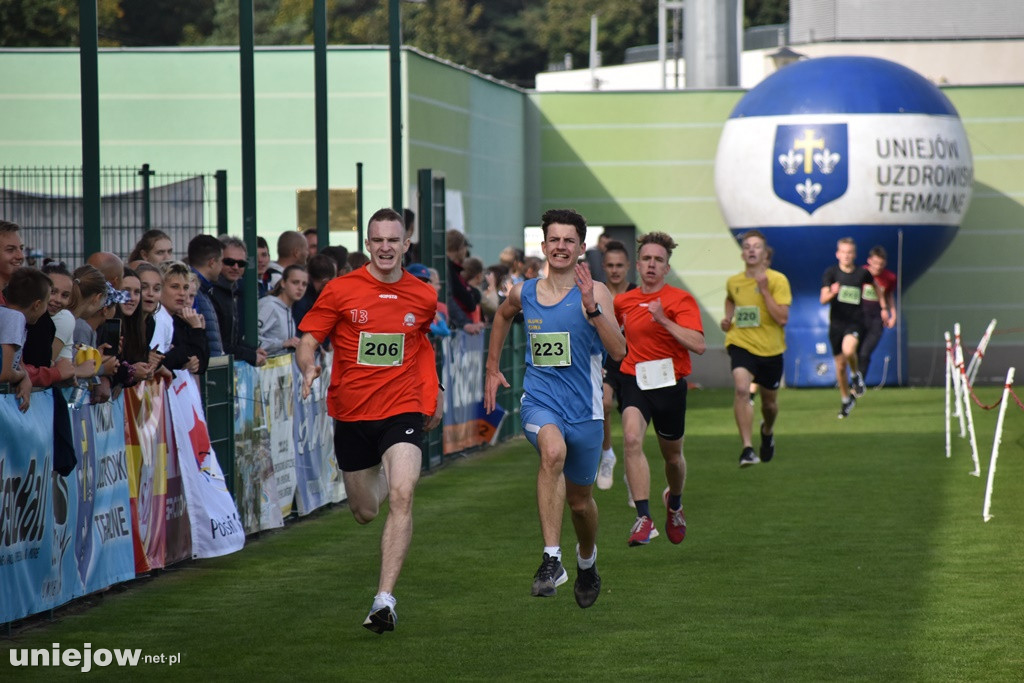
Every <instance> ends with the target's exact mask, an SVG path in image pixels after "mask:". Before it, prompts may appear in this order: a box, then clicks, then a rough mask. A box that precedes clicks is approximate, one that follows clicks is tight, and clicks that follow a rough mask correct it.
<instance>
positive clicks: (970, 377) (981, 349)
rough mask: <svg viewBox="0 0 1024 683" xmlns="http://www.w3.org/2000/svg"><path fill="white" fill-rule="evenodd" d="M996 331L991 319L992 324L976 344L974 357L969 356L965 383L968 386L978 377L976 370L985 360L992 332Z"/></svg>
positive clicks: (994, 321) (993, 321) (972, 384)
mask: <svg viewBox="0 0 1024 683" xmlns="http://www.w3.org/2000/svg"><path fill="white" fill-rule="evenodd" d="M995 329H996V319H995V318H992V322H990V323H989V324H988V327H987V328H985V334H984V335H982V337H981V341H980V342H978V348H977V349H975V350H974V355H973V356H971V362H970V363H968V364H967V381H968V382H969V383H970V385H971V386H972V387H973V386H974V379H975V378H976V377H977V376H978V370H980V369H981V361H983V360H984V359H985V351H986V349H988V342H989V340H990V339H992V332H993V331H994V330H995Z"/></svg>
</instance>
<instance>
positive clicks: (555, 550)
mask: <svg viewBox="0 0 1024 683" xmlns="http://www.w3.org/2000/svg"><path fill="white" fill-rule="evenodd" d="M544 552H545V553H547V554H548V555H550V556H551V557H554V558H557V559H558V561H559V562H561V561H562V547H561V546H557V545H546V546H544Z"/></svg>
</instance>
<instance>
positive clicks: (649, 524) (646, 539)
mask: <svg viewBox="0 0 1024 683" xmlns="http://www.w3.org/2000/svg"><path fill="white" fill-rule="evenodd" d="M657 537H658V530H657V529H655V528H654V520H652V519H651V518H650V517H647V516H646V515H645V516H643V517H637V518H636V522H634V523H633V528H632V530H631V531H630V532H629V545H631V546H637V545H647V544H648V543H650V542H651V539H652V538H657Z"/></svg>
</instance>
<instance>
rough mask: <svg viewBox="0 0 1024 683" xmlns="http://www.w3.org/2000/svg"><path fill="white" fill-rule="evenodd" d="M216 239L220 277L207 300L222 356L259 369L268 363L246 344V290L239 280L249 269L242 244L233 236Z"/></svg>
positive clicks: (262, 351)
mask: <svg viewBox="0 0 1024 683" xmlns="http://www.w3.org/2000/svg"><path fill="white" fill-rule="evenodd" d="M217 239H219V240H220V243H221V245H223V247H224V251H223V253H222V254H221V259H220V262H221V264H222V268H221V271H220V277H218V278H217V281H216V282H214V283H213V289H212V290H211V292H210V299H211V300H212V301H213V308H214V309H215V310H216V311H217V324H218V325H220V337H221V342H222V343H223V344H224V353H230V354H231V355H233V356H234V357H235V359H236V360H244V361H245V362H246V363H248V364H249V365H255V366H257V367H259V366H260V365H263V364H264V363H265V362H266V361H267V351H266V349H261V348H258V347H256V346H254V345H253V344H250V343H248V342H247V341H246V340H245V288H244V287H243V286H242V276H244V275H245V269H246V268H247V267H248V265H249V259H248V256H247V252H246V248H245V242H243V241H242V240H240V239H239V238H237V237H234V236H232V235H221V236H220V237H218V238H217Z"/></svg>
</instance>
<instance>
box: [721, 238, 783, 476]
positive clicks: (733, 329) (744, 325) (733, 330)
mask: <svg viewBox="0 0 1024 683" xmlns="http://www.w3.org/2000/svg"><path fill="white" fill-rule="evenodd" d="M740 246H741V248H742V256H743V263H744V264H745V265H746V268H745V269H744V270H743V272H742V273H737V274H736V275H733V276H732V277H730V278H729V280H728V281H727V282H726V285H725V287H726V295H725V317H724V318H722V331H724V332H725V348H726V351H728V352H729V359H730V362H731V366H732V380H733V385H734V388H735V393H734V395H733V402H732V403H733V412H734V413H735V415H736V426H737V427H738V428H739V432H740V439H741V440H742V441H743V451H742V452H741V453H740V467H748V466H750V465H756V464H757V463H759V462H768V461H769V460H771V459H772V458H773V457H774V456H775V431H774V430H775V418H776V417H777V416H778V414H779V404H778V400H777V399H778V390H779V384H780V383H781V382H782V370H783V363H782V352H783V351H785V350H786V333H785V330H784V329H783V328H784V326H785V324H786V321H787V320H788V319H789V306H790V304H791V303H792V302H793V295H792V293H791V292H790V289H789V280H787V279H786V276H785V275H783V274H782V273H780V272H778V271H777V270H772V269H771V268H769V267H768V253H769V252H768V245H767V243H766V242H765V238H764V235H762V234H761V233H760V232H759V231H757V230H750V231H748V232H745V233H744V234H743V235H742V236H741V237H740ZM753 382H756V383H757V385H758V386H760V388H761V390H760V393H761V417H762V422H761V429H760V432H761V445H760V454H758V453H755V452H754V448H753V445H752V443H753V441H752V436H753V431H754V406H753V403H751V401H750V385H751V383H753Z"/></svg>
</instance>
